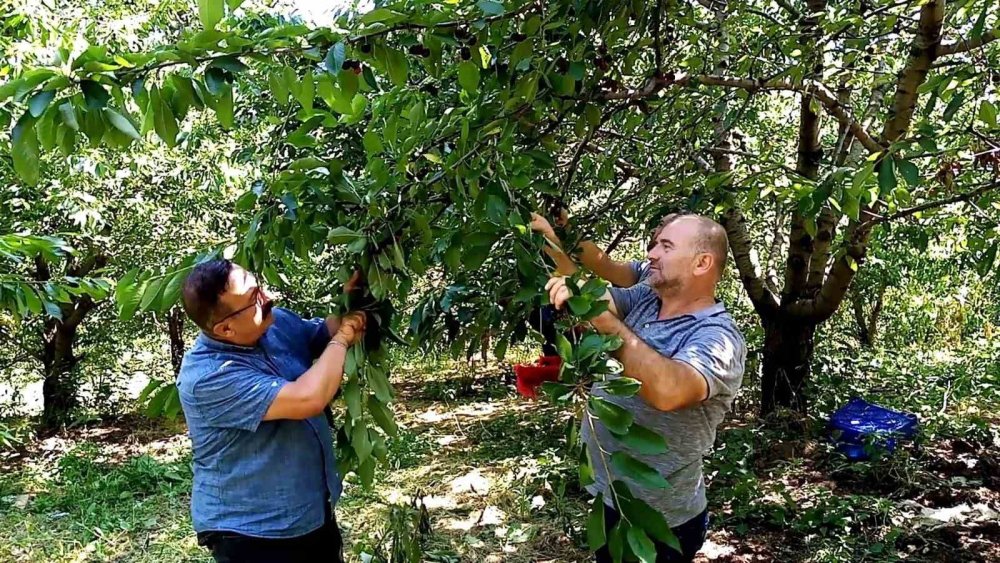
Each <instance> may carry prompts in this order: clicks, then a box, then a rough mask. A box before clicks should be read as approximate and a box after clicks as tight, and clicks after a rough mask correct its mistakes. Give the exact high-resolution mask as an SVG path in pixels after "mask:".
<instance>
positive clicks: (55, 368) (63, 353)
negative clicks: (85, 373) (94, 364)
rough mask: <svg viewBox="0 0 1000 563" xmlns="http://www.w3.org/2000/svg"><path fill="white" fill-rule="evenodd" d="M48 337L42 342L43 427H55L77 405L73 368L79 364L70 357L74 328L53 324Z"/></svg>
mask: <svg viewBox="0 0 1000 563" xmlns="http://www.w3.org/2000/svg"><path fill="white" fill-rule="evenodd" d="M50 334H51V336H50V337H49V338H46V339H45V344H44V346H43V349H42V365H43V367H44V373H45V381H44V382H43V383H42V400H43V410H42V426H43V427H44V428H56V427H58V426H60V425H61V424H63V423H64V422H66V421H67V420H68V418H69V415H70V413H71V412H72V411H73V409H74V408H76V406H77V400H76V383H77V382H76V377H75V374H74V369H75V368H76V364H77V362H78V361H79V358H77V357H76V356H75V355H74V354H73V343H74V341H75V340H76V327H75V326H72V327H71V326H67V325H65V324H64V323H61V322H54V323H52V331H51V332H50Z"/></svg>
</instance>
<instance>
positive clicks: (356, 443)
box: [351, 420, 372, 463]
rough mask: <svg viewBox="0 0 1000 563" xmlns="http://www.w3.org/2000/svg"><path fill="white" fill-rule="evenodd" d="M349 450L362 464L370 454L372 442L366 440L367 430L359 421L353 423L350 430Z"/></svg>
mask: <svg viewBox="0 0 1000 563" xmlns="http://www.w3.org/2000/svg"><path fill="white" fill-rule="evenodd" d="M351 448H353V449H354V453H355V454H357V456H358V461H359V462H360V463H364V462H365V461H367V460H368V458H369V456H371V454H372V442H371V440H369V439H368V428H367V427H366V426H365V424H364V422H363V421H361V420H355V421H354V427H353V428H352V429H351Z"/></svg>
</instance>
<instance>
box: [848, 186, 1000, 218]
mask: <svg viewBox="0 0 1000 563" xmlns="http://www.w3.org/2000/svg"><path fill="white" fill-rule="evenodd" d="M997 188H1000V180H995V181H993V182H989V183H987V184H983V185H981V186H979V187H978V188H976V189H974V190H971V191H969V192H965V193H961V194H958V195H955V196H952V197H948V198H944V199H939V200H935V201H928V202H926V203H922V204H920V205H914V206H913V207H907V208H906V209H902V210H900V211H897V212H895V213H893V214H891V215H882V216H876V217H873V218H872V219H869V220H867V221H865V224H866V225H878V224H880V223H888V222H889V221H895V220H897V219H902V218H904V217H909V216H911V215H916V214H917V213H920V212H921V211H927V210H928V209H934V208H937V207H943V206H945V205H949V204H952V203H959V202H961V201H969V200H972V199H975V198H977V197H979V196H981V195H983V194H985V193H986V192H989V191H992V190H995V189H997Z"/></svg>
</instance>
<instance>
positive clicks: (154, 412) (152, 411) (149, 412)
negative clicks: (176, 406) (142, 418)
mask: <svg viewBox="0 0 1000 563" xmlns="http://www.w3.org/2000/svg"><path fill="white" fill-rule="evenodd" d="M171 387H174V390H176V388H177V387H176V386H174V385H164V386H163V387H161V388H160V389H159V390H157V392H156V394H155V395H153V399H152V400H151V401H149V404H148V405H146V416H148V417H150V418H154V417H157V416H159V415H160V413H162V412H163V405H164V404H166V402H167V398H168V397H169V396H170V392H171V389H170V388H171Z"/></svg>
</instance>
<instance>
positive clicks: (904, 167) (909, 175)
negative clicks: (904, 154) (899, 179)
mask: <svg viewBox="0 0 1000 563" xmlns="http://www.w3.org/2000/svg"><path fill="white" fill-rule="evenodd" d="M896 167H897V168H899V173H900V175H902V176H903V179H904V180H906V183H907V184H909V185H911V186H916V185H918V184H920V170H918V169H917V166H916V165H915V164H913V163H912V162H910V161H909V160H900V161H899V162H897V163H896Z"/></svg>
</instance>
